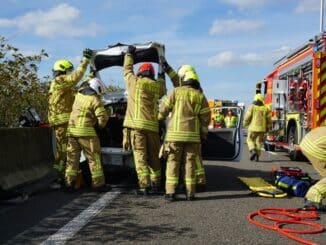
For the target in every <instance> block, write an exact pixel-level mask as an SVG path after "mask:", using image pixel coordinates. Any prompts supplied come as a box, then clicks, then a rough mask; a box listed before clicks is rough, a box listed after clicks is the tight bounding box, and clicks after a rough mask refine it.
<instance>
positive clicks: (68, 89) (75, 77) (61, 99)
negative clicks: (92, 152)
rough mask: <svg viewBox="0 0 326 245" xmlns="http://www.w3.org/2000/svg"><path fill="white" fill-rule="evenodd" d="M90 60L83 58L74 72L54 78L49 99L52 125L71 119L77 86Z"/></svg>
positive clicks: (49, 117) (49, 113)
mask: <svg viewBox="0 0 326 245" xmlns="http://www.w3.org/2000/svg"><path fill="white" fill-rule="evenodd" d="M88 62H89V61H88V60H87V59H84V58H83V59H82V61H81V63H80V65H79V67H78V68H77V69H76V70H75V71H74V72H72V73H71V74H68V75H60V76H57V77H56V78H54V79H53V80H52V82H51V85H50V90H49V100H48V120H49V123H50V125H51V126H54V125H60V124H64V123H67V122H68V121H69V115H70V112H71V107H72V104H73V103H74V99H75V96H74V93H75V86H76V85H77V83H78V82H79V81H80V80H81V79H82V77H83V76H84V74H85V71H86V68H87V65H88Z"/></svg>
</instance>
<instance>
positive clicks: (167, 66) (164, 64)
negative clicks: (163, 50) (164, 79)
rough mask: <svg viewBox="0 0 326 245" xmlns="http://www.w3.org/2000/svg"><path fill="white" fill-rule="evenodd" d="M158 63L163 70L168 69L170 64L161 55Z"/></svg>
mask: <svg viewBox="0 0 326 245" xmlns="http://www.w3.org/2000/svg"><path fill="white" fill-rule="evenodd" d="M160 64H161V65H162V67H163V69H164V71H167V70H169V68H170V66H169V64H168V62H167V61H166V58H165V57H164V56H163V55H161V56H160Z"/></svg>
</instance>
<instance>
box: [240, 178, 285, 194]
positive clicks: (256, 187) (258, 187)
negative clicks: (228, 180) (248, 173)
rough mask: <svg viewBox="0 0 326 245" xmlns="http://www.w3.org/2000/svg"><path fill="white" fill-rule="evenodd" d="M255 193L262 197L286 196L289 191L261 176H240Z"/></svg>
mask: <svg viewBox="0 0 326 245" xmlns="http://www.w3.org/2000/svg"><path fill="white" fill-rule="evenodd" d="M238 178H239V179H240V180H241V181H242V182H243V183H244V184H245V185H247V186H248V187H249V189H250V190H252V191H253V192H254V193H256V194H257V195H259V196H262V197H273V198H281V197H286V196H287V193H286V192H284V191H283V190H280V189H278V188H277V187H276V186H274V185H272V184H270V183H268V182H266V181H265V180H264V179H262V178H261V177H238Z"/></svg>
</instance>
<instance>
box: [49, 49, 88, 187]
mask: <svg viewBox="0 0 326 245" xmlns="http://www.w3.org/2000/svg"><path fill="white" fill-rule="evenodd" d="M92 54H93V52H92V50H90V49H85V50H84V52H83V58H82V60H81V62H80V65H79V67H78V68H77V69H76V70H74V66H73V64H72V63H71V62H70V61H68V60H58V61H56V62H55V63H54V66H53V70H52V71H53V76H54V79H53V80H52V81H51V85H50V90H49V100H48V119H49V123H50V125H51V127H52V128H53V129H54V133H55V139H56V154H55V160H54V163H53V168H54V170H55V171H56V173H57V175H58V178H57V179H56V180H55V182H53V183H52V184H51V188H61V187H62V186H63V184H64V173H65V167H66V160H67V141H68V138H67V127H68V121H69V116H70V112H71V108H72V104H73V102H74V99H75V96H74V95H75V92H76V91H75V86H76V85H77V84H78V82H79V81H80V80H81V79H82V78H83V76H84V74H85V72H86V69H87V65H88V63H89V61H90V59H91V57H92Z"/></svg>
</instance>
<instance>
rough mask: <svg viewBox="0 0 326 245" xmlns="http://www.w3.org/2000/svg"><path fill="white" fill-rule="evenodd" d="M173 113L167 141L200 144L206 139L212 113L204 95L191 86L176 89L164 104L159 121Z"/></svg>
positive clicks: (168, 127)
mask: <svg viewBox="0 0 326 245" xmlns="http://www.w3.org/2000/svg"><path fill="white" fill-rule="evenodd" d="M170 112H171V118H170V120H169V122H168V125H167V133H166V136H165V140H166V141H167V142H192V143H200V142H201V139H204V138H206V136H207V132H208V124H209V121H210V117H211V112H210V109H209V107H208V102H207V99H206V98H205V96H204V94H203V93H202V92H201V91H199V90H197V89H194V88H192V87H190V86H181V87H177V88H175V89H174V90H173V91H172V92H171V93H170V94H169V95H168V96H167V97H166V98H165V99H164V100H163V102H162V104H161V107H160V111H159V117H158V119H159V120H163V119H165V118H166V117H167V116H168V115H169V113H170Z"/></svg>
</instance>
